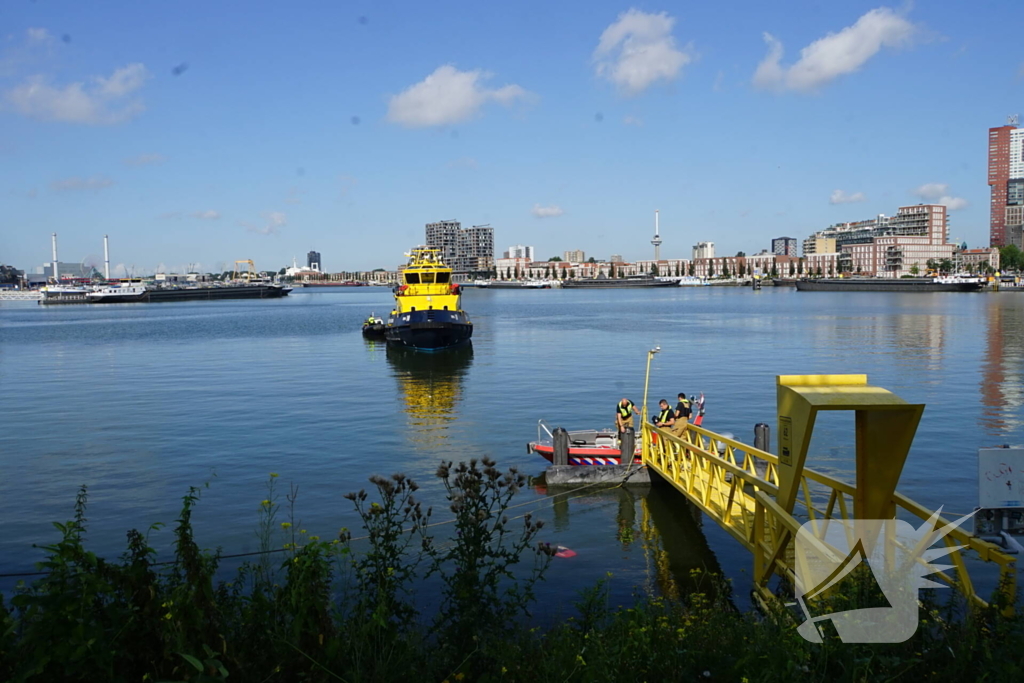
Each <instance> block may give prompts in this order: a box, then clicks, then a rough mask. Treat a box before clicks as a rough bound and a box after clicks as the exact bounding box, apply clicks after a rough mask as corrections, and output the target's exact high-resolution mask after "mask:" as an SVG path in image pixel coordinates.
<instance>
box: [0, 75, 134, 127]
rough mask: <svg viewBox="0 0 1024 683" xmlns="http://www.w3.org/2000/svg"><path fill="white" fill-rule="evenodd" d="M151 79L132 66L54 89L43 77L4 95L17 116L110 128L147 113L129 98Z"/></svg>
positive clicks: (30, 79)
mask: <svg viewBox="0 0 1024 683" xmlns="http://www.w3.org/2000/svg"><path fill="white" fill-rule="evenodd" d="M149 77H150V73H149V71H147V70H146V67H145V66H143V65H142V64H129V65H128V66H125V67H122V68H120V69H117V70H115V71H114V73H112V74H111V75H110V77H108V78H104V77H102V76H97V77H94V78H92V79H91V82H89V83H81V82H79V83H70V84H68V85H65V86H53V85H50V83H48V82H47V80H46V78H45V77H43V76H32V77H30V78H29V79H28V80H27V81H26V82H25V83H23V84H21V85H19V86H17V87H15V88H13V89H12V90H8V91H7V92H6V93H4V99H5V100H6V101H7V103H8V105H9V106H11V107H13V108H14V109H15V110H16V111H17V112H18V113H20V114H23V115H25V116H28V117H30V118H34V119H40V120H43V121H64V122H68V123H86V124H94V125H109V124H115V123H123V122H125V121H128V120H130V119H132V118H134V117H135V116H138V115H139V114H140V113H142V112H143V111H144V110H145V106H144V105H143V104H142V101H141V100H139V99H133V98H131V97H130V95H132V93H134V92H135V91H137V90H138V89H139V88H141V87H142V85H143V84H144V83H145V82H146V80H147V79H148V78H149Z"/></svg>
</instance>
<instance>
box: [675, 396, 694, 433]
mask: <svg viewBox="0 0 1024 683" xmlns="http://www.w3.org/2000/svg"><path fill="white" fill-rule="evenodd" d="M691 415H693V408H692V407H691V406H690V402H689V401H688V400H687V399H686V393H685V392H684V393H682V394H679V403H677V404H676V412H675V416H676V423H675V426H674V427H673V428H672V433H673V434H675V435H676V436H679V437H682V436H683V434H685V433H686V425H687V424H688V423H689V422H690V416H691Z"/></svg>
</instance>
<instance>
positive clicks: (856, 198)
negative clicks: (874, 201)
mask: <svg viewBox="0 0 1024 683" xmlns="http://www.w3.org/2000/svg"><path fill="white" fill-rule="evenodd" d="M866 200H867V197H865V196H864V193H863V192H854V193H853V194H850V193H847V192H845V191H843V190H832V195H831V196H830V197H829V198H828V203H829V204H851V203H853V202H863V201H866Z"/></svg>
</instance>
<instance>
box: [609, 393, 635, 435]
mask: <svg viewBox="0 0 1024 683" xmlns="http://www.w3.org/2000/svg"><path fill="white" fill-rule="evenodd" d="M633 413H636V414H637V415H639V414H640V411H639V410H637V409H636V406H635V405H633V402H632V401H630V400H629V399H628V398H623V399H622V400H621V401H619V402H618V404H616V406H615V426H616V427H617V428H618V430H619V434H622V432H624V431H626V430H627V429H632V428H633Z"/></svg>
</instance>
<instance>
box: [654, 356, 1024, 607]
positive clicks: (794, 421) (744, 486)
mask: <svg viewBox="0 0 1024 683" xmlns="http://www.w3.org/2000/svg"><path fill="white" fill-rule="evenodd" d="M778 385H779V395H780V396H779V417H780V426H784V427H785V428H787V429H790V430H791V431H790V433H789V434H788V435H785V436H784V435H783V434H782V433H780V434H779V440H780V443H781V446H782V449H785V447H786V444H787V443H788V444H789V445H790V452H789V454H788V455H789V463H788V464H787V463H785V462H784V461H783V460H781V459H780V458H779V457H778V456H775V455H773V454H771V453H768V452H766V451H762V450H759V449H756V448H754V447H752V446H748V445H746V444H744V443H741V442H739V441H736V440H735V439H732V438H730V437H727V436H723V435H721V434H716V433H714V432H712V431H710V430H707V429H704V428H702V427H697V426H694V425H693V424H689V425H688V426H687V428H686V431H685V432H684V433H683V435H682V436H676V435H674V434H671V433H670V432H668V431H667V430H665V429H661V428H658V427H655V426H653V425H652V424H650V423H648V422H646V421H645V422H644V423H643V427H642V454H643V455H642V457H643V461H644V464H645V465H647V466H648V467H650V468H651V469H653V470H654V471H656V472H657V473H658V474H659V475H661V476H662V477H663V478H664V479H665V480H666V481H668V482H669V483H671V484H672V485H673V486H674V487H675V488H676V489H678V490H679V491H680V492H682V493H683V494H684V495H685V496H686V498H687V499H688V500H689V501H690V502H691V503H693V504H694V505H696V506H697V507H698V508H699V509H700V510H701V511H703V512H704V513H705V514H706V515H708V517H710V518H711V519H712V520H714V521H715V522H717V523H718V524H719V525H720V526H721V527H722V528H723V529H725V530H726V531H727V532H729V534H731V535H732V536H733V537H734V538H735V539H736V540H737V541H739V542H740V543H741V544H743V545H744V546H745V547H746V548H747V549H748V550H750V551H751V553H753V555H754V577H753V578H754V589H755V596H756V597H757V599H758V600H759V601H762V602H763V603H767V602H768V601H771V600H773V599H774V595H773V593H772V592H771V590H770V588H769V581H770V580H771V578H772V577H773V576H775V575H778V576H781V577H782V578H783V579H785V580H786V581H788V582H789V583H790V585H795V577H796V566H795V565H796V562H797V561H799V560H798V559H797V557H796V553H794V544H795V538H796V534H797V531H798V530H799V528H800V527H801V526H802V525H803V524H804V522H807V521H810V522H811V524H812V528H814V529H815V530H818V529H819V525H821V524H824V523H826V521H827V520H830V519H843V520H845V519H852V518H853V517H854V513H855V511H857V510H859V511H860V512H861V513H863V514H859V515H858V516H859V517H860V518H862V519H865V518H867V517H866V516H865V515H866V514H877V515H878V516H876V517H873V518H874V519H882V518H886V519H888V518H893V517H897V518H906V517H909V516H913V517H918V518H919V519H921V520H922V521H924V520H927V519H929V518H930V517H931V516H932V514H933V512H932V511H931V510H928V509H927V508H925V507H924V506H923V505H920V504H918V503H915V502H914V501H912V500H910V499H909V498H907V497H906V496H903V495H901V494H900V493H898V492H897V491H895V485H896V481H897V480H898V478H899V474H900V471H901V470H902V467H903V459H904V458H905V457H906V452H907V451H908V450H909V448H910V442H911V440H912V439H913V433H914V430H916V427H917V422H918V420H919V419H920V415H921V411H923V409H924V406H923V405H912V404H907V403H906V402H904V401H902V399H899V397H896V396H894V395H893V394H891V393H889V392H887V391H885V390H884V389H878V388H877V387H869V386H868V385H867V378H866V377H865V376H863V375H857V376H849V375H847V376H805V377H795V376H780V377H779V378H778ZM808 396H810V400H807V398H808ZM820 409H827V410H854V411H856V412H857V420H856V425H857V440H858V445H857V472H858V476H857V485H856V486H853V485H850V484H848V483H846V482H843V481H840V480H838V479H835V478H833V477H830V476H828V475H826V474H822V473H821V472H817V471H815V470H813V469H810V468H807V467H806V466H805V459H806V456H807V446H808V444H809V443H810V438H811V432H812V431H813V428H814V420H813V416H814V414H815V413H816V411H817V410H820ZM897 416H898V417H897ZM783 418H789V420H784V419H783ZM787 423H788V424H787ZM887 434H888V435H889V437H890V438H889V439H888V440H887V441H886V439H885V436H886V435H887ZM780 452H782V451H781V450H780ZM886 458H888V460H886ZM896 460H898V462H896ZM868 467H871V468H875V469H874V470H873V472H872V473H873V474H874V473H877V475H878V476H873V477H868V476H866V473H867V468H868ZM878 468H881V470H882V471H878ZM948 523H949V522H948V521H947V520H945V519H942V518H940V519H939V520H938V521H937V522H936V525H937V526H943V525H946V524H948ZM944 542H945V543H946V545H947V546H949V547H951V548H952V547H956V546H963V548H964V549H963V550H960V551H954V552H953V553H952V554H951V555H950V556H949V557H950V559H951V560H952V565H953V569H954V572H953V575H950V574H947V573H945V572H938V573H936V577H937V578H939V579H941V580H943V581H945V582H946V583H948V584H950V585H954V586H956V587H957V588H958V589H959V590H960V591H962V592H963V594H964V595H965V596H967V597H968V598H970V599H971V600H972V601H974V602H976V603H978V604H982V605H984V604H986V603H985V601H984V600H983V599H982V598H981V597H980V596H979V595H978V594H977V592H976V591H975V589H974V583H973V581H972V580H971V576H970V572H969V569H968V564H967V563H965V561H964V558H963V555H962V553H963V552H968V551H969V552H971V553H974V554H976V555H977V557H979V558H980V559H981V560H984V561H986V562H994V563H996V564H998V565H999V572H1000V579H1001V582H1000V585H1001V587H1002V588H1003V589H1004V590H1005V591H1007V592H1008V597H1009V598H1010V600H1009V604H1012V602H1013V600H1012V597H1013V595H1014V592H1015V590H1016V583H1015V581H1016V568H1015V561H1014V558H1013V557H1012V556H1010V555H1008V554H1006V553H1005V552H1003V551H1002V549H1001V548H1000V547H999V546H997V545H994V544H992V543H988V542H986V541H983V540H981V539H979V538H976V537H974V536H972V535H971V534H969V533H968V532H966V531H963V530H961V529H955V530H954V531H952V532H951V533H949V534H948V535H947V536H946V537H945V541H944ZM821 552H823V553H829V549H827V548H826V547H824V545H822V548H821Z"/></svg>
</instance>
